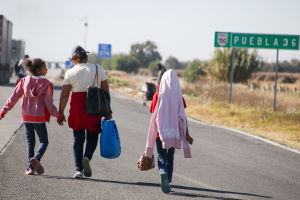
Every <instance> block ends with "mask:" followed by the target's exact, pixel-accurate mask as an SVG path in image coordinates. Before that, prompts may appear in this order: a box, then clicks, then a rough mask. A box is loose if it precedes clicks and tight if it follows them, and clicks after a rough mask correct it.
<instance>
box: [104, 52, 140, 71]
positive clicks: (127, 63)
mask: <svg viewBox="0 0 300 200" xmlns="http://www.w3.org/2000/svg"><path fill="white" fill-rule="evenodd" d="M102 61H103V62H102V67H103V69H107V66H108V59H102ZM138 68H139V61H138V60H137V59H135V58H134V57H132V56H130V55H125V54H117V55H113V56H112V57H111V60H110V69H111V70H121V71H125V72H133V71H135V72H136V71H138Z"/></svg>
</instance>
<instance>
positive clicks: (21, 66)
mask: <svg viewBox="0 0 300 200" xmlns="http://www.w3.org/2000/svg"><path fill="white" fill-rule="evenodd" d="M23 63H24V60H22V61H21V62H19V68H21V70H23V71H24V72H25V69H24V67H23Z"/></svg>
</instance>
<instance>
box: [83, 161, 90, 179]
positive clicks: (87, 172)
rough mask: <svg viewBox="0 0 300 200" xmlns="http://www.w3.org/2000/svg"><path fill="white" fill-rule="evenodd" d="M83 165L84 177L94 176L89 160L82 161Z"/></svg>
mask: <svg viewBox="0 0 300 200" xmlns="http://www.w3.org/2000/svg"><path fill="white" fill-rule="evenodd" d="M82 165H83V174H84V176H86V177H91V176H92V168H91V165H90V161H89V159H88V158H86V157H84V158H83V159H82Z"/></svg>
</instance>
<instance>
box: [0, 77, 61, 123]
mask: <svg viewBox="0 0 300 200" xmlns="http://www.w3.org/2000/svg"><path fill="white" fill-rule="evenodd" d="M53 91H54V86H53V84H52V83H51V82H50V81H49V80H47V79H46V78H42V77H31V76H26V77H25V78H23V79H21V81H20V82H19V84H18V85H17V86H16V88H15V90H14V92H13V94H12V95H11V97H10V98H9V99H8V100H7V102H6V104H5V105H4V106H3V108H2V111H1V113H0V115H1V116H2V117H4V115H5V114H6V113H7V112H8V111H9V110H11V109H12V108H13V107H14V105H15V104H16V103H17V102H18V100H19V99H20V98H21V97H23V99H22V106H21V113H22V121H23V122H49V121H50V115H52V116H54V117H57V118H58V119H61V118H62V116H63V115H62V114H60V113H59V112H58V111H57V109H56V107H55V106H54V105H53Z"/></svg>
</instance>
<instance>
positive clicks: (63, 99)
mask: <svg viewBox="0 0 300 200" xmlns="http://www.w3.org/2000/svg"><path fill="white" fill-rule="evenodd" d="M71 87H72V86H71V84H67V85H63V88H62V91H61V94H60V100H59V113H60V114H64V111H65V108H66V105H67V103H68V100H69V96H70V92H71ZM64 121H66V119H65V117H63V118H62V119H60V120H57V123H58V124H59V125H61V126H62V125H64Z"/></svg>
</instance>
